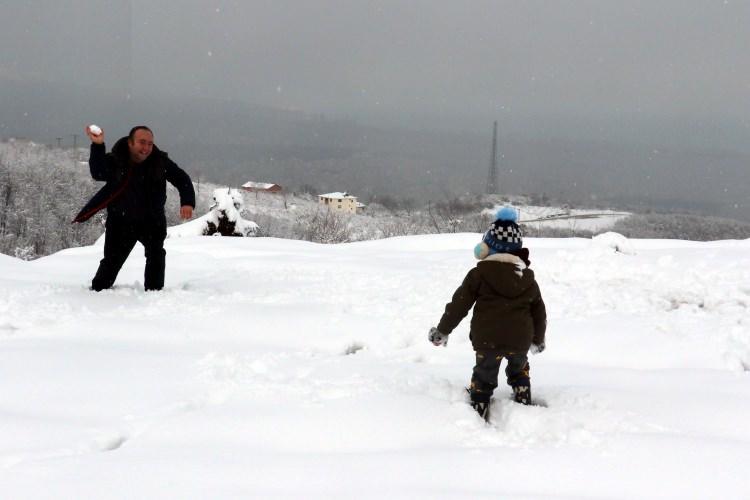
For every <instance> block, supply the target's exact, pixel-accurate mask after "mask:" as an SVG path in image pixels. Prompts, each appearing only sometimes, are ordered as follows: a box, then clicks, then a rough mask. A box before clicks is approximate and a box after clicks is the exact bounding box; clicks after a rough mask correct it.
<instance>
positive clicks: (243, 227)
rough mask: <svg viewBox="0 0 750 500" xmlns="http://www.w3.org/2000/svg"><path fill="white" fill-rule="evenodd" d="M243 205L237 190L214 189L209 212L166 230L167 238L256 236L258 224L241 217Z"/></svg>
mask: <svg viewBox="0 0 750 500" xmlns="http://www.w3.org/2000/svg"><path fill="white" fill-rule="evenodd" d="M244 209H245V203H244V200H243V198H242V193H240V192H239V191H238V190H237V189H232V188H219V189H214V192H213V198H212V202H211V206H210V207H209V212H208V213H207V214H206V215H204V216H202V217H198V218H197V219H195V220H192V221H190V222H186V223H185V224H181V225H179V226H175V227H170V228H169V229H167V237H169V238H179V237H181V236H257V234H258V230H259V227H258V224H256V223H255V222H253V221H250V220H246V219H244V218H243V217H242V214H243V212H244Z"/></svg>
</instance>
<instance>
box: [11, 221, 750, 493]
mask: <svg viewBox="0 0 750 500" xmlns="http://www.w3.org/2000/svg"><path fill="white" fill-rule="evenodd" d="M478 240H479V235H478V234H454V235H429V236H410V237H401V238H392V239H386V240H377V241H366V242H359V243H350V244H341V245H316V244H312V243H307V242H302V241H294V240H278V239H271V238H213V237H208V238H205V237H204V238H201V237H192V238H191V237H187V238H177V239H168V240H167V244H166V248H167V253H168V254H167V284H166V285H167V286H166V289H165V290H164V291H162V292H159V293H145V292H143V290H142V273H143V257H142V249H141V248H140V247H137V248H136V250H135V251H134V252H133V254H132V255H131V258H130V260H129V261H128V262H127V263H126V265H125V267H124V269H123V271H122V273H121V275H120V277H119V279H118V282H117V285H116V288H115V289H113V290H110V291H105V292H102V293H93V292H90V291H89V290H88V283H89V280H90V278H91V276H92V274H93V273H94V271H95V269H96V266H97V263H98V260H99V259H100V258H101V248H100V247H95V246H94V247H84V248H77V249H70V250H65V251H62V252H59V253H57V254H54V255H51V256H49V257H45V258H42V259H39V260H36V261H31V262H24V261H20V260H18V259H13V258H10V257H6V256H2V255H0V345H1V346H2V348H1V349H0V429H2V432H0V497H1V498H13V499H26V498H34V499H39V498H49V499H53V498H54V499H59V498H97V499H107V498H123V499H124V498H179V499H190V498H196V499H197V498H201V499H204V498H222V499H224V498H295V499H298V498H321V499H323V498H325V499H329V498H372V499H375V498H377V499H382V498H467V499H476V498H493V499H496V498H584V497H585V498H623V499H625V498H628V499H630V498H680V499H684V498H747V495H748V491H750V478H749V477H748V475H747V473H746V468H747V459H748V457H750V426H748V424H747V422H748V421H750V319H749V318H750V315H748V308H749V307H750V240H746V241H722V242H712V243H694V242H687V241H667V240H642V241H628V242H626V243H627V245H624V244H623V243H624V242H623V241H621V240H620V241H618V240H617V239H615V238H612V237H611V236H610V237H599V238H595V239H594V240H585V239H527V240H526V243H527V246H528V247H529V248H530V249H531V260H532V268H533V269H535V271H536V273H537V278H538V281H539V283H540V286H541V289H542V293H543V294H544V298H545V301H546V303H547V309H548V313H549V330H548V342H547V344H548V348H547V351H545V352H544V353H542V354H540V355H538V356H535V357H532V358H531V366H532V370H531V375H532V385H533V391H534V395H535V397H536V398H537V399H539V400H541V401H543V402H545V403H546V405H547V406H546V407H541V406H539V407H524V406H520V405H517V404H515V403H512V402H511V401H510V400H509V399H508V397H509V389H508V388H507V387H504V386H501V387H500V388H499V389H498V391H497V393H496V401H495V404H494V417H495V418H494V422H493V424H492V425H491V426H486V425H485V424H484V422H483V421H481V420H480V419H479V417H478V416H477V415H476V414H475V413H474V412H473V410H472V409H471V408H470V407H469V406H468V405H467V404H466V403H465V394H464V389H463V388H464V386H465V385H466V384H467V382H468V379H469V376H470V373H471V367H472V362H473V353H472V350H471V345H470V343H469V340H468V338H467V332H468V318H467V319H466V320H464V322H463V323H462V324H461V326H460V327H459V328H458V329H457V330H456V332H455V333H454V335H453V336H452V337H451V341H450V343H449V345H448V347H447V348H436V347H433V346H432V345H431V344H429V343H428V342H427V339H426V337H427V331H428V329H429V327H430V326H432V325H434V324H436V322H437V320H438V319H439V317H440V315H441V313H442V311H443V306H444V304H445V303H446V302H447V301H448V300H449V298H450V296H451V294H452V292H453V291H454V289H455V288H456V287H457V286H458V285H459V283H460V282H461V280H462V279H463V277H464V275H465V273H466V272H467V270H468V269H469V268H470V267H472V266H473V265H474V262H475V261H474V259H473V256H472V248H473V246H474V244H476V242H477V241H478ZM615 246H619V247H620V249H621V250H623V249H624V248H625V249H626V251H619V252H618V251H615V250H614V247H615Z"/></svg>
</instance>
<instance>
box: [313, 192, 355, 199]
mask: <svg viewBox="0 0 750 500" xmlns="http://www.w3.org/2000/svg"><path fill="white" fill-rule="evenodd" d="M318 196H320V197H321V198H352V199H355V200H356V199H357V197H356V196H352V195H350V194H349V193H347V192H343V193H339V192H336V193H327V194H319V195H318Z"/></svg>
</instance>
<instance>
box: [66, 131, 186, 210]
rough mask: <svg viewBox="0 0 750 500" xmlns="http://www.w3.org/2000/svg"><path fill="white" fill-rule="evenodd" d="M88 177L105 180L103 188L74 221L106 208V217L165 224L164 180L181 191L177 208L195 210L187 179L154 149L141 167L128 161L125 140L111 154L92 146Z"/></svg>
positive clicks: (178, 168) (102, 145)
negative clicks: (181, 206) (163, 222)
mask: <svg viewBox="0 0 750 500" xmlns="http://www.w3.org/2000/svg"><path fill="white" fill-rule="evenodd" d="M89 169H90V170H91V177H93V178H94V180H97V181H106V184H105V185H104V187H102V188H101V189H100V190H99V192H97V193H96V194H95V195H94V196H93V197H92V198H91V200H89V202H88V203H87V204H86V205H85V206H84V207H83V208H82V209H81V211H80V212H79V213H78V215H77V216H76V218H75V219H73V222H84V221H86V220H88V219H89V218H91V217H92V216H93V215H94V214H95V213H97V212H98V211H99V210H101V209H103V208H104V207H107V216H108V217H112V218H116V219H119V220H123V221H128V222H144V221H152V222H160V221H164V219H165V215H164V204H165V203H166V201H167V181H169V182H170V183H171V184H172V185H173V186H174V187H176V188H177V190H178V191H179V192H180V205H190V206H191V207H193V208H195V190H194V189H193V183H192V182H191V181H190V176H189V175H188V174H187V173H186V172H185V171H184V170H182V169H181V168H180V167H178V166H177V164H176V163H175V162H173V161H172V160H170V159H169V157H168V156H167V153H165V152H163V151H161V150H159V148H157V147H156V146H154V149H153V151H152V152H151V154H150V155H149V156H148V158H146V159H145V160H144V161H143V162H141V163H140V164H137V165H136V164H132V163H131V162H130V151H129V149H128V138H127V137H123V138H122V139H120V140H119V141H117V142H116V143H115V145H114V147H113V148H112V152H111V153H106V148H105V146H104V144H93V143H92V144H91V156H90V157H89Z"/></svg>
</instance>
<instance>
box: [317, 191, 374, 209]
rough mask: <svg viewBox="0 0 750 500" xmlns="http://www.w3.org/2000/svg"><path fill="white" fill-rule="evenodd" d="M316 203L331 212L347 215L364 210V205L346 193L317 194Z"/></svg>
mask: <svg viewBox="0 0 750 500" xmlns="http://www.w3.org/2000/svg"><path fill="white" fill-rule="evenodd" d="M318 203H319V204H320V205H323V206H325V207H328V208H329V209H331V210H335V211H337V212H344V213H349V214H356V213H361V212H363V211H364V209H365V205H364V204H363V203H360V202H358V201H357V197H356V196H352V195H350V194H349V193H346V192H344V193H338V192H337V193H327V194H319V195H318Z"/></svg>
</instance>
